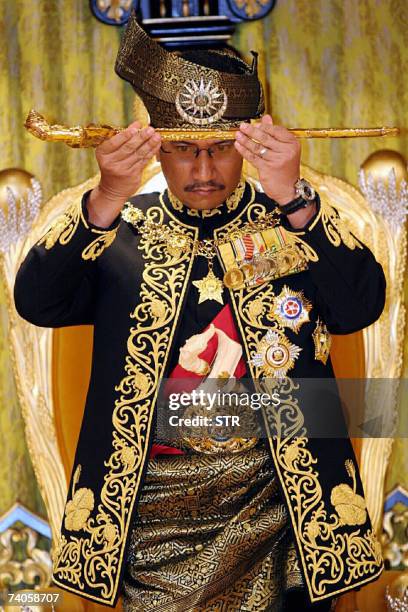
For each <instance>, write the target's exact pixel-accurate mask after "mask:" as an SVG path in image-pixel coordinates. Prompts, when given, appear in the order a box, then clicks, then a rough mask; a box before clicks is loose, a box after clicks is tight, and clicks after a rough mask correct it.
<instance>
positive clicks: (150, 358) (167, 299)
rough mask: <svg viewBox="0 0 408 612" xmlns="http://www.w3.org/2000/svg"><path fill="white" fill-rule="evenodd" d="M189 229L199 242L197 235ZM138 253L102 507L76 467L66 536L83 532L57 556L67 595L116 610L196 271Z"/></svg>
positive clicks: (183, 258)
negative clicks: (162, 392) (156, 422)
mask: <svg viewBox="0 0 408 612" xmlns="http://www.w3.org/2000/svg"><path fill="white" fill-rule="evenodd" d="M146 215H147V218H148V220H150V221H152V222H161V221H162V220H163V210H162V209H161V208H160V207H158V206H155V207H151V208H149V210H148V211H147V213H146ZM188 229H189V231H190V237H191V238H192V239H193V238H195V237H196V234H197V230H196V229H192V228H188ZM138 248H139V249H140V251H141V254H142V258H143V259H144V260H145V266H144V269H143V280H142V284H141V291H140V302H139V303H138V305H137V306H136V307H135V309H134V311H133V312H132V313H131V315H130V316H131V318H132V319H133V320H134V322H135V323H134V325H132V327H131V328H130V335H129V338H128V342H127V348H128V352H127V356H126V360H125V365H124V369H125V375H124V377H123V378H122V380H121V381H120V382H119V384H118V385H117V386H116V388H115V389H116V391H117V392H118V395H119V397H118V398H117V399H116V401H115V407H114V410H113V415H112V429H113V441H112V446H113V451H112V454H111V455H110V457H109V458H108V459H107V460H106V461H105V464H104V465H105V467H106V474H105V476H104V483H103V486H102V489H101V498H100V503H98V504H97V508H94V507H93V493H92V491H91V490H90V489H87V488H85V487H83V488H81V489H78V490H76V491H75V487H76V485H77V483H78V480H79V476H80V466H77V468H76V470H75V475H74V478H73V487H72V499H71V500H70V501H69V502H68V504H67V506H66V509H65V518H64V523H65V527H66V529H67V531H74V532H76V531H78V530H80V531H81V532H82V533H81V534H76V533H75V536H74V535H72V536H71V537H67V536H66V535H65V534H64V535H62V537H61V539H60V540H59V542H58V544H57V546H56V548H55V551H54V554H53V561H54V573H53V579H54V582H55V583H56V584H61V586H64V587H65V588H67V582H68V583H70V590H72V591H74V592H76V593H79V594H81V593H83V591H84V590H85V591H86V595H87V596H88V597H90V598H92V599H94V600H96V601H100V602H102V603H112V602H113V601H114V599H115V596H116V593H117V590H118V585H119V571H118V570H119V568H120V567H121V563H122V561H123V554H124V547H125V543H126V538H127V533H128V530H129V525H130V520H131V516H132V509H133V505H134V503H135V499H136V494H137V491H138V489H139V486H140V483H141V476H142V469H143V465H144V463H145V461H146V454H147V441H148V440H149V436H150V430H151V426H152V419H153V410H152V406H154V405H155V401H156V397H157V393H158V385H159V381H160V378H161V376H162V374H163V370H164V368H165V365H166V362H167V358H168V354H169V350H170V347H171V345H172V342H173V335H174V330H175V326H176V324H177V320H178V316H179V312H180V308H181V304H182V302H183V297H184V294H185V291H186V286H187V280H188V278H189V275H190V271H191V265H192V257H191V254H189V253H186V252H184V251H180V250H179V251H178V252H177V254H176V255H172V254H170V253H169V252H168V251H167V249H166V248H165V244H163V243H155V244H151V243H150V242H149V241H148V240H147V239H146V238H145V237H143V236H141V239H140V244H139V247H138ZM83 533H85V535H83ZM59 579H60V580H61V582H59Z"/></svg>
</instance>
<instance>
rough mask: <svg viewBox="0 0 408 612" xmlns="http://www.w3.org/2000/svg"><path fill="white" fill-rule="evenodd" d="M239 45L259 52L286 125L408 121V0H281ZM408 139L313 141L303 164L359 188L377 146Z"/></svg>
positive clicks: (407, 149) (244, 29)
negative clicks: (361, 171)
mask: <svg viewBox="0 0 408 612" xmlns="http://www.w3.org/2000/svg"><path fill="white" fill-rule="evenodd" d="M233 42H234V44H235V45H236V46H237V47H238V48H239V49H241V50H242V51H243V52H244V53H247V52H248V50H250V49H255V50H258V51H259V53H260V65H261V71H262V74H263V76H264V79H265V81H266V82H267V97H268V102H269V110H270V111H271V112H272V116H273V118H274V120H275V122H276V123H280V124H282V125H285V126H286V127H304V128H306V127H370V126H383V125H391V126H393V125H396V126H405V127H407V126H408V2H407V0H381V1H379V0H358V1H356V0H280V1H279V0H278V2H277V3H276V6H275V8H274V9H273V11H272V12H271V13H270V14H269V15H268V16H267V17H266V18H265V19H263V20H260V21H256V22H253V23H251V24H244V25H241V26H240V27H239V28H238V30H237V32H236V34H235V37H234V41H233ZM381 148H386V149H394V150H397V151H400V152H401V153H403V154H405V155H407V154H408V137H407V136H405V137H403V138H363V139H358V140H315V141H312V140H307V141H304V142H303V161H304V162H305V163H306V164H308V165H310V166H312V167H313V168H315V169H316V170H319V171H322V172H325V173H328V174H332V175H334V176H338V177H340V178H343V179H345V180H347V181H348V182H350V183H353V184H354V185H356V184H357V182H358V176H357V173H358V169H359V167H360V164H361V163H362V162H363V161H364V160H365V159H366V157H367V156H368V155H369V154H370V153H371V152H373V151H375V150H377V149H381Z"/></svg>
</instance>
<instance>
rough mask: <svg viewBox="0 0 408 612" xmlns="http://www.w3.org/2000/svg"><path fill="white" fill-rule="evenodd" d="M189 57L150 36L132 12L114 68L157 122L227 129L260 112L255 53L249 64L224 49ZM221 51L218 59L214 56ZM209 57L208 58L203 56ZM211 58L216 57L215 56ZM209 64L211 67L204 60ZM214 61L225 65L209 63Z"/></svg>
mask: <svg viewBox="0 0 408 612" xmlns="http://www.w3.org/2000/svg"><path fill="white" fill-rule="evenodd" d="M201 55H206V56H207V57H206V61H205V60H204V61H203V62H202V64H203V65H202V64H201V61H200V52H193V51H192V52H190V55H188V54H187V56H188V57H189V58H191V57H192V58H194V59H193V60H191V59H186V58H185V57H183V54H181V55H178V54H176V53H175V52H170V51H166V50H165V49H164V48H162V47H161V46H160V45H159V44H158V43H157V42H156V41H154V40H152V39H151V38H150V36H148V34H146V32H144V30H143V29H142V28H141V27H140V26H139V24H138V23H137V20H136V17H135V16H134V15H132V17H131V18H130V19H129V22H128V25H127V29H126V32H125V34H124V37H123V39H122V43H121V46H120V49H119V52H118V56H117V59H116V65H115V70H116V72H117V74H118V75H119V76H120V77H122V78H123V79H125V80H126V81H129V82H130V83H131V84H132V86H133V88H134V89H135V91H136V93H137V94H138V95H139V96H140V97H141V98H142V100H143V102H144V104H145V106H146V108H147V110H148V112H149V115H150V123H151V124H152V125H153V126H154V127H156V128H163V129H171V130H173V129H174V130H182V131H184V130H185V131H194V132H201V131H206V130H211V131H213V130H231V129H233V128H236V127H237V126H238V125H239V124H240V122H241V121H243V120H249V119H253V118H256V117H260V116H261V115H262V114H263V112H264V101H263V93H262V85H261V83H260V81H259V78H258V73H257V56H256V54H255V53H254V54H253V55H254V58H253V61H252V65H251V66H250V65H248V64H247V63H246V62H244V61H243V60H242V59H240V58H239V57H238V56H236V57H235V56H233V55H230V54H229V53H226V52H225V51H223V50H219V51H218V50H215V49H214V50H211V51H206V52H205V53H204V54H203V53H202V54H201ZM217 56H218V59H220V57H221V56H222V58H223V61H222V62H217V61H216V60H217ZM211 58H212V59H213V61H210V62H209V61H208V59H210V60H211ZM214 60H215V61H214ZM208 64H211V67H210V66H209V65H208ZM217 64H220V65H223V66H225V67H226V68H227V70H225V68H224V69H223V70H222V69H221V70H220V69H217V68H214V67H212V66H217Z"/></svg>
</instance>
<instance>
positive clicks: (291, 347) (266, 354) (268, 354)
mask: <svg viewBox="0 0 408 612" xmlns="http://www.w3.org/2000/svg"><path fill="white" fill-rule="evenodd" d="M256 350H257V352H256V354H255V355H254V356H253V358H252V359H251V361H252V364H253V365H254V366H256V367H257V368H261V369H262V371H263V374H264V375H265V376H267V377H271V378H283V377H284V376H286V374H287V373H288V372H289V370H291V369H292V368H293V366H294V365H295V360H296V359H297V358H298V357H299V354H300V352H301V350H302V349H301V348H300V347H299V346H296V344H292V342H290V340H288V338H286V336H285V335H284V334H282V333H281V332H279V331H277V330H272V329H270V330H269V331H268V332H267V333H266V334H265V336H264V337H263V338H262V340H261V341H260V342H258V345H257V347H256Z"/></svg>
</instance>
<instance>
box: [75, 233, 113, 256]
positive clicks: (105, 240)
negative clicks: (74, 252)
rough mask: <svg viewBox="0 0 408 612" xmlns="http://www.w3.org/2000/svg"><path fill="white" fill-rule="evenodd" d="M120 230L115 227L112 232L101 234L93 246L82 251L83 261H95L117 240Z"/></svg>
mask: <svg viewBox="0 0 408 612" xmlns="http://www.w3.org/2000/svg"><path fill="white" fill-rule="evenodd" d="M117 231H118V228H117V227H115V228H114V229H112V230H109V231H107V232H103V233H101V234H100V235H99V236H98V237H97V238H95V240H94V241H93V242H91V244H88V246H87V247H85V248H84V250H83V251H82V259H85V260H88V259H90V260H91V261H95V259H96V258H97V257H99V255H101V254H102V253H103V252H104V250H105V249H107V248H108V246H110V245H111V244H112V242H113V241H114V240H115V238H116V233H117Z"/></svg>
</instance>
